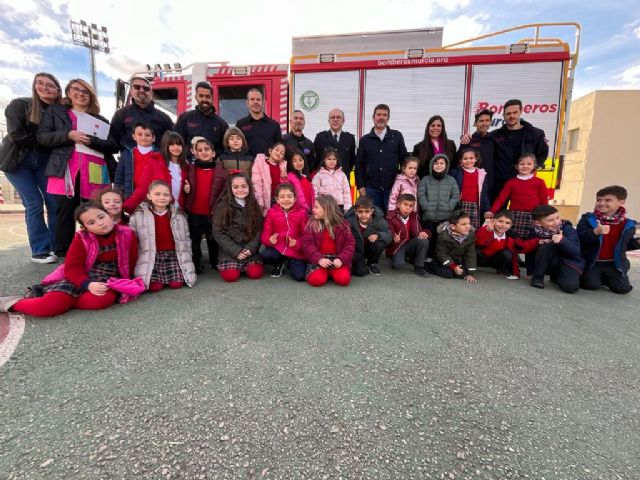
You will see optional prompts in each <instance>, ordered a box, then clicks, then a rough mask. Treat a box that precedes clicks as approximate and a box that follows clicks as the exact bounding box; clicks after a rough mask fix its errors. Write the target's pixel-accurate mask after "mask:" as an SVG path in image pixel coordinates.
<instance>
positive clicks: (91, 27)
mask: <svg viewBox="0 0 640 480" xmlns="http://www.w3.org/2000/svg"><path fill="white" fill-rule="evenodd" d="M70 24H71V37H72V38H73V44H74V45H78V46H80V47H85V48H88V49H89V58H90V59H91V83H92V84H93V88H94V89H95V91H96V92H97V91H98V79H97V77H96V50H97V51H99V52H104V53H109V52H110V51H111V50H110V48H109V37H108V36H107V27H102V26H100V27H98V26H97V25H96V24H95V23H91V24H88V23H87V22H85V21H84V20H80V21H79V22H74V21H73V20H71V21H70Z"/></svg>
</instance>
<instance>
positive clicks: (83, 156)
mask: <svg viewBox="0 0 640 480" xmlns="http://www.w3.org/2000/svg"><path fill="white" fill-rule="evenodd" d="M64 93H65V98H64V101H63V104H62V105H52V106H51V107H50V108H48V109H47V111H46V112H45V114H44V116H43V118H42V121H41V122H40V126H39V128H38V133H37V139H38V142H39V143H40V144H41V145H44V146H46V147H48V148H50V149H51V153H50V155H49V162H48V163H47V168H46V170H45V174H46V175H47V177H49V178H48V182H47V192H48V193H50V194H53V195H55V196H56V198H57V200H58V211H57V216H56V239H55V244H56V255H57V256H65V255H66V253H67V249H68V248H69V245H70V244H71V240H73V235H74V234H75V230H76V224H75V220H74V217H73V212H74V210H75V209H76V207H77V206H78V205H80V202H81V200H89V199H91V198H93V196H94V195H95V194H96V193H97V192H98V191H100V190H101V189H103V188H104V187H106V186H108V185H110V184H111V176H110V170H109V165H110V164H112V163H113V156H112V154H113V153H116V152H117V151H118V148H117V145H115V144H113V143H111V142H109V141H108V140H103V139H101V138H99V137H97V136H95V135H92V134H90V133H87V132H83V131H80V130H79V129H78V126H79V125H80V124H87V120H91V118H96V119H98V120H100V121H102V122H104V123H106V124H108V123H109V122H108V121H107V119H106V118H104V117H102V116H101V115H100V105H99V103H98V97H97V95H96V92H95V90H94V89H93V87H92V86H91V85H90V84H89V83H87V82H86V81H84V80H82V79H80V78H74V79H73V80H71V81H69V83H68V84H67V87H66V88H65V90H64Z"/></svg>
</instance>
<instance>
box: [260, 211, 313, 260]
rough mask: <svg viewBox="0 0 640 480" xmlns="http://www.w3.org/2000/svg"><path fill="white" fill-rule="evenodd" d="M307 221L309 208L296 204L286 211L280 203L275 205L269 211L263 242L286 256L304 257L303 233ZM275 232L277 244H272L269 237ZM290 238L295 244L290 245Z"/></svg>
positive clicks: (263, 231)
mask: <svg viewBox="0 0 640 480" xmlns="http://www.w3.org/2000/svg"><path fill="white" fill-rule="evenodd" d="M306 223H307V210H306V208H303V207H301V206H300V205H298V204H295V205H294V206H293V208H292V209H291V210H289V211H288V212H285V211H284V210H283V209H282V207H281V206H280V205H274V206H273V207H271V208H270V209H269V211H268V212H267V216H266V218H265V219H264V226H263V230H262V238H261V240H262V244H263V245H264V246H265V247H272V248H275V249H276V250H277V251H278V252H280V253H281V254H282V255H284V256H286V257H291V258H298V259H302V258H304V254H303V253H302V234H303V233H304V227H305V225H306ZM274 233H277V234H278V239H277V241H276V244H275V245H274V244H272V243H271V242H270V241H269V238H270V237H271V235H273V234H274ZM289 238H292V239H294V240H295V241H296V244H295V246H293V247H292V246H290V245H289V240H288V239H289Z"/></svg>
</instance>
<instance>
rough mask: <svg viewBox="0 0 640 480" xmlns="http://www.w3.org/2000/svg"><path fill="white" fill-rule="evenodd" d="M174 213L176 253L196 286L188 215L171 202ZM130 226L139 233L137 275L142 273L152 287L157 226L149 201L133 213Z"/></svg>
mask: <svg viewBox="0 0 640 480" xmlns="http://www.w3.org/2000/svg"><path fill="white" fill-rule="evenodd" d="M169 215H171V219H170V223H171V232H172V233H173V240H174V242H175V244H176V256H177V257H178V263H179V264H180V270H181V271H182V276H183V277H184V282H185V283H186V284H187V285H188V286H189V287H193V286H194V285H195V284H196V280H197V276H196V267H195V266H194V264H193V260H192V259H191V238H190V237H189V226H188V225H187V217H185V215H184V213H182V212H181V211H180V210H179V209H177V208H176V207H175V205H170V206H169ZM129 226H130V227H131V229H132V230H133V231H134V232H136V234H137V235H138V242H139V247H138V248H139V253H138V262H137V263H136V268H135V276H136V277H142V279H143V280H144V284H145V285H146V287H147V288H149V283H150V282H151V273H152V272H153V267H154V265H155V263H156V228H155V221H154V218H153V212H152V211H151V207H150V206H149V204H148V203H147V202H142V203H141V204H140V205H139V206H138V208H137V209H136V211H135V212H134V213H133V215H131V218H130V220H129Z"/></svg>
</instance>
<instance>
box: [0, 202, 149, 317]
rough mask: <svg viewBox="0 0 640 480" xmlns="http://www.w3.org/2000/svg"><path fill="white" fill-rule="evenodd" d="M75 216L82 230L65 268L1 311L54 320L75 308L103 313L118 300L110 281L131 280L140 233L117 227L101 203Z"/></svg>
mask: <svg viewBox="0 0 640 480" xmlns="http://www.w3.org/2000/svg"><path fill="white" fill-rule="evenodd" d="M74 217H75V220H76V222H78V223H80V226H81V227H82V228H81V230H80V231H79V232H76V234H75V235H74V237H73V240H72V241H71V245H70V246H69V250H68V252H67V256H66V258H65V262H64V264H63V265H60V266H59V267H58V268H57V269H56V270H55V271H54V272H52V273H51V274H49V275H47V276H46V277H45V278H44V279H43V280H42V283H41V284H39V285H34V286H32V287H31V288H29V291H28V293H27V295H26V296H25V297H24V298H20V297H5V298H1V299H0V311H5V312H8V311H10V312H19V313H24V314H25V315H31V316H34V317H53V316H56V315H61V314H63V313H64V312H66V311H68V310H70V309H71V308H77V309H79V310H101V309H103V308H107V307H110V306H111V305H113V304H114V303H115V302H116V301H117V300H118V294H117V293H116V292H115V291H114V290H112V289H110V288H109V287H108V286H107V282H108V281H109V280H110V279H117V278H124V279H130V278H131V275H132V273H133V270H134V266H135V264H136V260H137V257H138V242H137V240H136V236H135V234H134V233H133V232H132V231H131V229H130V228H129V227H127V226H124V225H116V224H115V223H114V222H113V220H112V219H111V217H110V216H109V214H108V213H107V212H106V210H105V209H104V208H103V207H102V205H100V204H99V203H95V202H87V203H83V204H81V205H80V206H78V207H77V208H76V210H75V212H74ZM121 301H122V299H121Z"/></svg>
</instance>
